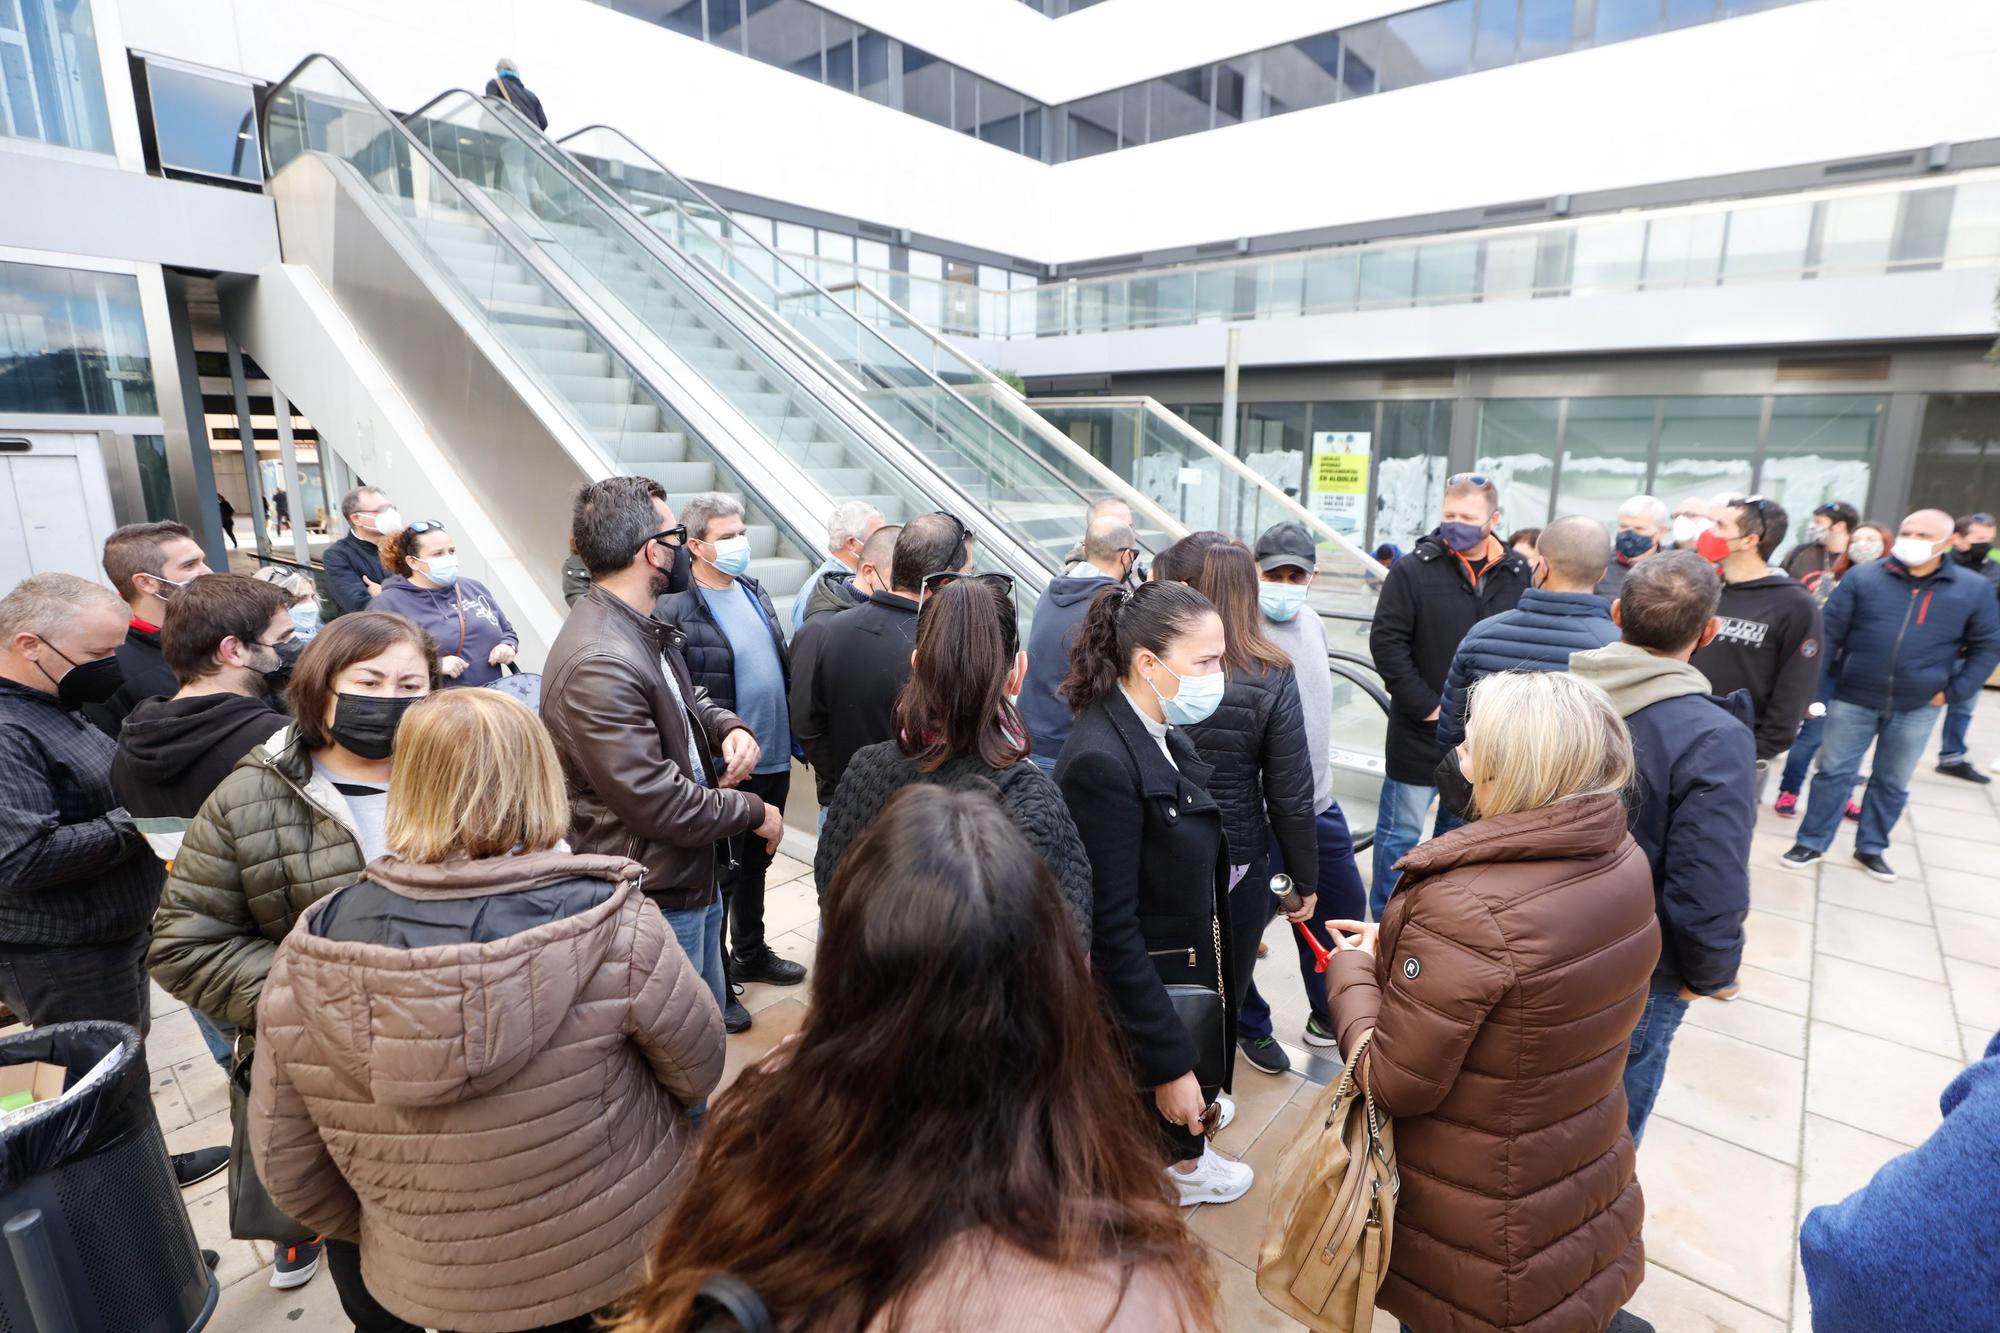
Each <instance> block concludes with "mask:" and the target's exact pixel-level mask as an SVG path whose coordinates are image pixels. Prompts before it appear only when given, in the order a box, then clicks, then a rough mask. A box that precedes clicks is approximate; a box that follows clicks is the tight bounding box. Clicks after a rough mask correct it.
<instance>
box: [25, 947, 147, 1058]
mask: <svg viewBox="0 0 2000 1333" xmlns="http://www.w3.org/2000/svg"><path fill="white" fill-rule="evenodd" d="M149 938H150V937H149V935H148V933H147V932H146V931H143V930H142V931H140V932H139V933H138V934H136V935H133V936H130V937H129V938H126V939H122V940H115V941H113V942H111V943H109V944H8V945H0V1000H5V1001H6V1002H7V1007H8V1008H9V1009H12V1010H13V1011H14V1016H15V1017H16V1018H18V1019H20V1020H21V1021H22V1022H24V1023H27V1024H29V1025H30V1026H33V1027H42V1026H45V1025H46V1024H49V1023H73V1022H76V1021H77V1020H79V1019H85V1018H101V1019H109V1020H110V1021H112V1022H114V1023H129V1024H131V1025H132V1026H133V1027H135V1028H137V1029H139V1035H140V1036H141V1037H143V1036H145V1035H146V1033H147V1031H148V1030H149V1029H150V1028H151V1027H152V1017H153V1015H152V993H151V991H149V990H148V989H147V984H146V943H147V940H148V939H149Z"/></svg>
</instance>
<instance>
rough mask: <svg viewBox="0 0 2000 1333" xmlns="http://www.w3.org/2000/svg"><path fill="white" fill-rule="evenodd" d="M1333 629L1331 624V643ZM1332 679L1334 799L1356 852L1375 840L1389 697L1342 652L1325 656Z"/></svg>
mask: <svg viewBox="0 0 2000 1333" xmlns="http://www.w3.org/2000/svg"><path fill="white" fill-rule="evenodd" d="M1332 628H1333V625H1332V622H1330V621H1329V622H1328V631H1329V637H1331V631H1332ZM1327 667H1328V669H1329V670H1330V671H1332V673H1333V745H1332V749H1331V751H1330V753H1329V755H1328V760H1329V762H1330V763H1331V765H1332V768H1333V797H1334V799H1335V800H1336V801H1338V802H1340V810H1341V813H1342V814H1344V815H1346V816H1347V827H1348V830H1349V832H1351V833H1352V834H1353V835H1354V846H1355V849H1356V850H1357V851H1358V850H1360V849H1361V848H1363V847H1366V846H1367V845H1368V844H1369V843H1370V842H1372V841H1373V840H1374V837H1375V820H1376V811H1377V808H1378V807H1379V805H1380V802H1381V799H1382V777H1383V774H1384V772H1385V771H1386V767H1385V760H1384V755H1385V753H1386V751H1387V745H1388V735H1389V694H1388V691H1387V690H1385V689H1383V688H1382V678H1381V677H1380V676H1378V675H1376V674H1375V668H1374V667H1372V666H1370V665H1368V664H1367V663H1366V662H1357V661H1355V660H1354V659H1353V658H1352V657H1351V656H1350V655H1348V654H1346V653H1345V652H1343V651H1342V650H1339V649H1330V650H1329V651H1328V653H1327Z"/></svg>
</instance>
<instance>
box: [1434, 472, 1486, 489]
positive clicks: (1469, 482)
mask: <svg viewBox="0 0 2000 1333" xmlns="http://www.w3.org/2000/svg"><path fill="white" fill-rule="evenodd" d="M1444 484H1445V486H1446V487H1447V488H1450V487H1453V486H1491V485H1492V484H1493V481H1492V479H1491V478H1489V477H1488V476H1487V475H1486V474H1485V473H1484V472H1459V473H1454V474H1453V475H1451V476H1449V477H1446V478H1445V479H1444Z"/></svg>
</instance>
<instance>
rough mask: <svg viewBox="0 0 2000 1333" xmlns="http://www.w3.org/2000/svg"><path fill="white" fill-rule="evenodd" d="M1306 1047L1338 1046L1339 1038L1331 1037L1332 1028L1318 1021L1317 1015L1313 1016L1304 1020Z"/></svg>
mask: <svg viewBox="0 0 2000 1333" xmlns="http://www.w3.org/2000/svg"><path fill="white" fill-rule="evenodd" d="M1306 1045H1308V1046H1338V1045H1340V1038H1338V1037H1336V1036H1334V1035H1333V1029H1332V1028H1330V1027H1328V1026H1327V1025H1326V1024H1324V1023H1322V1022H1320V1021H1319V1015H1318V1014H1314V1015H1313V1016H1312V1017H1311V1018H1308V1019H1307V1020H1306Z"/></svg>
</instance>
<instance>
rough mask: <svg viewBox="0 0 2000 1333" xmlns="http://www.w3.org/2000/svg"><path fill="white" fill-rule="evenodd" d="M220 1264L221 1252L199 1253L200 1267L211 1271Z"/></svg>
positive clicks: (207, 1251)
mask: <svg viewBox="0 0 2000 1333" xmlns="http://www.w3.org/2000/svg"><path fill="white" fill-rule="evenodd" d="M221 1262H222V1252H221V1251H220V1250H203V1251H202V1252H201V1263H202V1267H204V1268H208V1269H213V1268H214V1267H215V1266H216V1265H217V1264H219V1263H221Z"/></svg>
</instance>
